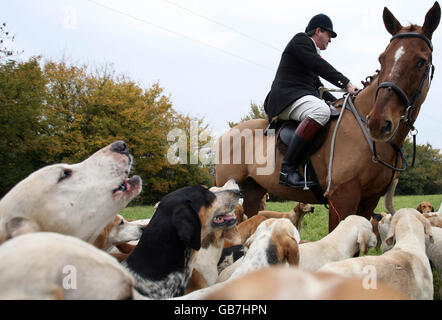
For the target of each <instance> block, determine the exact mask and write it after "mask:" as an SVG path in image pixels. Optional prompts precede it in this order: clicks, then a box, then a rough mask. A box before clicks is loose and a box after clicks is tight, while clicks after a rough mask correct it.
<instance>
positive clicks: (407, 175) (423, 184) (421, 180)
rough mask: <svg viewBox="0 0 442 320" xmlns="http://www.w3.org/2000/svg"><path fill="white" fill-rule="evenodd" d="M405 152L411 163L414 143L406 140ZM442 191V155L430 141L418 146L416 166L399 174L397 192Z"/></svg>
mask: <svg viewBox="0 0 442 320" xmlns="http://www.w3.org/2000/svg"><path fill="white" fill-rule="evenodd" d="M404 153H405V155H406V159H407V162H408V163H409V165H411V162H412V154H413V145H412V143H411V142H410V140H409V139H407V140H405V143H404ZM439 193H442V155H441V154H440V150H439V149H433V148H432V147H431V145H430V144H429V143H427V144H426V145H417V146H416V162H415V166H414V167H413V168H412V167H409V168H408V169H407V170H406V171H405V172H402V173H401V174H400V175H399V183H398V185H397V187H396V194H407V195H412V194H439Z"/></svg>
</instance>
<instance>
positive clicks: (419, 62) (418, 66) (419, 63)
mask: <svg viewBox="0 0 442 320" xmlns="http://www.w3.org/2000/svg"><path fill="white" fill-rule="evenodd" d="M426 63H427V61H425V59H419V61H418V62H417V65H416V66H417V68H418V69H422V68H423V67H424V66H425V64H426Z"/></svg>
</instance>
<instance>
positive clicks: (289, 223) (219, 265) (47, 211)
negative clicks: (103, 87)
mask: <svg viewBox="0 0 442 320" xmlns="http://www.w3.org/2000/svg"><path fill="white" fill-rule="evenodd" d="M132 162H133V159H132V156H131V154H130V153H129V149H128V147H127V146H126V144H125V143H124V142H123V141H117V142H114V143H112V144H110V145H108V146H106V147H104V148H103V149H101V150H99V151H97V152H96V153H94V154H93V155H92V156H90V157H89V158H88V159H86V160H84V161H83V162H81V163H77V164H72V165H68V164H55V165H50V166H47V167H44V168H42V169H40V170H38V171H35V172H34V173H32V174H30V175H29V176H28V177H27V178H25V179H24V180H22V181H21V182H19V183H18V184H17V185H16V186H15V187H14V188H12V189H11V190H10V191H9V192H8V193H7V194H6V195H5V196H4V197H3V198H2V199H1V200H0V299H186V300H191V299H192V300H193V299H203V300H204V299H208V300H211V299H216V300H236V299H241V300H265V299H303V300H306V299H309V300H310V299H313V300H317V299H326V300H330V299H352V300H354V299H380V300H390V299H433V295H434V292H433V290H434V289H433V274H432V267H434V268H435V269H436V270H437V272H438V273H439V278H442V213H441V212H440V211H441V208H439V212H435V208H434V207H433V206H432V205H431V204H430V203H428V202H423V203H421V204H419V206H418V207H417V209H414V208H402V209H400V210H398V211H396V212H391V213H388V214H387V213H381V214H379V215H377V214H374V215H373V217H372V219H371V220H370V221H368V220H367V219H365V218H363V217H361V216H357V215H350V216H348V217H347V218H346V219H344V220H343V221H341V222H340V224H339V225H338V226H337V228H335V229H334V230H333V231H332V232H331V233H329V234H328V235H327V236H325V237H324V238H322V239H320V240H318V241H313V242H308V241H304V240H302V239H301V237H300V233H299V231H300V229H301V222H302V219H303V217H304V215H305V214H311V213H313V212H314V207H313V206H312V205H310V204H305V203H298V204H297V205H296V206H295V207H294V208H293V210H292V211H290V212H274V211H267V210H266V200H267V196H268V195H266V196H265V197H264V198H263V199H262V206H261V211H259V212H258V214H257V215H255V216H252V217H247V216H245V215H244V213H243V209H242V205H241V204H242V199H241V198H240V197H241V193H240V190H239V186H238V185H237V183H236V182H235V181H234V180H233V179H232V180H229V181H228V182H227V183H226V184H225V185H224V186H220V187H212V188H210V189H209V188H207V187H205V186H187V187H184V188H181V189H178V190H176V191H174V192H171V193H169V194H168V195H166V196H164V197H163V198H162V199H161V201H160V202H159V203H158V204H157V205H156V210H155V213H154V215H153V216H152V218H151V219H144V220H135V221H128V220H126V219H124V218H123V217H122V216H121V215H119V212H120V211H121V210H122V209H124V208H125V207H126V206H127V205H128V203H129V202H130V201H131V200H132V199H134V198H135V197H136V196H137V195H138V194H139V193H140V192H141V188H142V179H141V178H140V177H139V176H136V175H135V176H132V177H130V176H129V173H130V169H131V166H132ZM372 247H377V248H382V252H383V253H382V254H381V255H378V256H372V255H365V253H367V250H368V249H369V248H372Z"/></svg>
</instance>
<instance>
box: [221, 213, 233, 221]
mask: <svg viewBox="0 0 442 320" xmlns="http://www.w3.org/2000/svg"><path fill="white" fill-rule="evenodd" d="M223 219H224V220H227V221H228V220H233V219H235V217H234V216H233V215H232V214H226V215H225V216H223Z"/></svg>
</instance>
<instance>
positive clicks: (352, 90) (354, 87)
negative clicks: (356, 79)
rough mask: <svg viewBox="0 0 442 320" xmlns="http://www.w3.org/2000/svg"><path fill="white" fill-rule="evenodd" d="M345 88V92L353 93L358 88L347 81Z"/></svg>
mask: <svg viewBox="0 0 442 320" xmlns="http://www.w3.org/2000/svg"><path fill="white" fill-rule="evenodd" d="M346 90H347V92H348V93H350V94H355V93H356V92H357V91H358V90H359V88H358V87H356V86H355V85H353V84H352V83H351V82H349V83H348V84H347V88H346Z"/></svg>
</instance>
